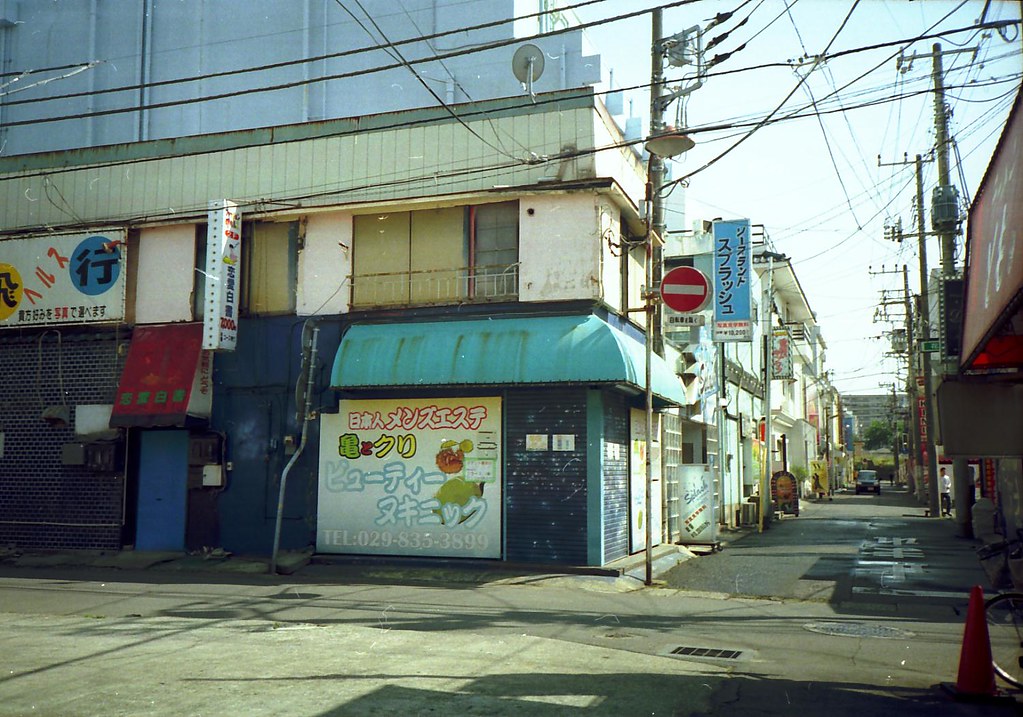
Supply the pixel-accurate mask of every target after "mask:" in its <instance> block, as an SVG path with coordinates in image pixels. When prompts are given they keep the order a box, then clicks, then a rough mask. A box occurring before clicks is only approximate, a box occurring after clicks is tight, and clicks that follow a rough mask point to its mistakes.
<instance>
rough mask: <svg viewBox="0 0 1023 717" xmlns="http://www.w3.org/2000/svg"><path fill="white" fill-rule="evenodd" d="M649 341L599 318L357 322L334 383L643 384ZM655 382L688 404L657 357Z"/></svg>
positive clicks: (670, 397)
mask: <svg viewBox="0 0 1023 717" xmlns="http://www.w3.org/2000/svg"><path fill="white" fill-rule="evenodd" d="M645 361H646V356H645V347H644V346H643V344H642V343H640V342H639V341H637V340H635V339H633V338H631V337H629V336H627V335H626V334H624V333H623V332H622V331H620V330H618V329H616V328H614V327H612V326H610V325H609V324H607V323H606V322H604V321H602V320H601V319H599V318H598V317H596V316H593V315H585V316H541V317H533V318H514V319H472V320H467V321H459V320H452V321H435V322H426V323H404V324H356V325H355V326H352V327H351V328H349V329H348V331H347V332H346V333H345V335H344V337H343V338H342V339H341V346H340V347H339V348H338V351H337V355H336V356H335V358H334V369H333V371H332V372H331V379H330V385H331V387H332V388H335V389H340V390H347V389H359V388H383V387H405V386H479V385H508V384H545V383H577V384H594V383H611V384H623V385H628V386H631V387H633V388H636V389H639V390H643V389H644V387H645V385H646V384H645V370H644V369H645ZM651 374H652V381H651V387H652V390H653V392H654V393H655V394H656V395H657V396H658V397H659V398H661V399H663V400H665V401H667V402H669V403H674V404H679V405H681V404H685V402H686V399H685V393H684V392H683V390H682V384H681V382H680V380H679V378H678V376H676V375H675V372H674V371H673V370H672V369H671V367H670V366H669V365H668V364H667V362H666V361H665V360H664V359H662V358H660V357H659V356H657V355H656V354H655V355H654V356H653V369H652V371H651Z"/></svg>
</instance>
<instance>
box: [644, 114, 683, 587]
mask: <svg viewBox="0 0 1023 717" xmlns="http://www.w3.org/2000/svg"><path fill="white" fill-rule="evenodd" d="M695 146H696V143H695V142H694V141H693V140H692V139H690V138H689V137H687V136H686V135H684V134H682V133H681V132H677V131H675V130H670V129H669V130H667V131H665V132H662V133H659V134H655V135H652V136H651V137H649V138H648V139H647V141H646V144H645V148H646V151H647V154H648V155H649V159H648V160H647V170H646V207H645V209H644V212H645V215H646V241H645V244H646V289H645V290H644V292H643V294H644V297H643V298H644V311H645V312H646V481H645V482H646V491H645V493H646V495H645V498H644V506H643V513H644V517H645V524H644V527H645V536H646V579H645V582H646V584H647V585H650V584H651V583H653V552H652V551H653V542H654V540H653V528H652V527H651V526H652V524H653V521H652V520H651V519H650V517H651V515H652V514H653V498H652V495H651V494H652V493H653V486H654V477H653V476H654V471H653V463H652V453H653V434H654V394H653V387H652V381H651V375H652V371H651V369H652V365H653V354H654V318H655V316H656V308H657V298H658V296H659V292H658V291H657V289H655V287H654V285H653V284H654V227H653V217H654V216H659V214H658V213H655V212H654V211H653V203H654V201H655V200H656V201H657V202H658V203H660V196H659V194H660V191H661V187H660V184H661V182H660V179H661V176H662V173H661V172H657V173H656V175H655V174H654V172H653V171H652V169H653V163H654V158H655V157H656V158H657V159H667V158H670V157H675V156H677V155H679V154H682V153H683V152H688V151H689V150H690V149H692V148H693V147H695ZM655 176H656V179H657V182H656V184H657V186H656V187H655V186H654V184H655V182H654V178H655Z"/></svg>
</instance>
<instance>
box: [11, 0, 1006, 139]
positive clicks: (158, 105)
mask: <svg viewBox="0 0 1023 717" xmlns="http://www.w3.org/2000/svg"><path fill="white" fill-rule="evenodd" d="M600 1H603V0H587V2H584V3H579V4H578V5H574V6H572V7H573V8H574V7H581V6H583V5H588V4H592V3H594V2H600ZM696 1H697V0H677V1H676V2H672V3H666V4H664V5H662V6H661V7H662V8H674V7H679V6H683V5H688V4H691V3H694V2H696ZM566 9H567V8H566ZM648 12H650V11H649V10H640V11H634V12H631V13H623V14H620V15H617V16H614V17H611V18H606V19H602V20H598V21H594V22H590V23H581V24H579V25H575V26H571V27H567V28H561V29H555V30H552V31H550V32H546V33H539V34H536V35H532V36H529V37H526V38H511V39H505V40H497V41H493V42H491V43H486V44H483V45H480V46H478V47H474V48H472V49H466V50H456V51H452V52H447V53H442V54H439V55H435V56H434V57H426V58H420V59H415V60H410V61H409V65H418V64H424V63H429V62H434V61H442V60H446V59H450V58H453V57H460V56H464V55H470V54H476V53H480V52H486V51H489V50H493V49H499V48H501V47H507V46H509V45H513V44H517V43H521V42H524V41H527V40H539V39H542V38H548V37H553V36H557V35H562V34H566V33H569V32H575V31H578V30H583V29H586V28H589V27H594V26H598V25H603V24H607V23H611V22H618V21H620V20H624V19H629V18H632V17H635V16H638V15H642V14H646V13H648ZM539 14H542V13H534V14H533V15H528V16H525V17H527V18H528V17H534V16H537V15H539ZM506 22H508V21H506V20H502V21H500V22H499V23H489V24H487V25H480V26H478V27H479V28H483V27H487V26H492V25H494V24H503V23H506ZM993 24H1001V25H1005V24H1013V21H1002V22H1001V23H993ZM468 29H472V28H468ZM975 29H976V28H975V27H973V26H971V27H967V28H957V29H953V30H946V31H942V32H939V33H933V34H928V35H921V36H915V37H913V38H903V39H900V40H896V41H891V42H886V43H878V44H874V45H868V46H864V47H862V48H853V49H850V50H843V51H840V52H837V53H835V54H834V55H831V56H828V55H827V54H826V53H825V54H824V55H822V57H823V58H824V59H832V58H838V57H844V56H846V55H850V54H854V53H856V52H864V51H870V50H875V49H879V48H884V47H890V46H893V45H902V44H906V43H911V42H917V41H920V40H924V39H929V38H937V37H945V36H946V35H948V34H956V33H959V32H966V31H974V30H975ZM463 31H465V30H464V29H462V30H459V31H458V32H463ZM444 34H448V33H437V34H435V35H431V36H427V38H430V37H439V36H442V35H444ZM422 39H423V38H413V39H409V40H404V41H400V42H399V43H396V44H404V43H408V42H419V41H421V40H422ZM384 47H385V46H379V45H378V46H375V47H373V48H363V49H360V50H351V51H346V52H342V53H334V54H332V55H325V56H324V55H321V56H317V57H316V58H310V59H307V60H293V61H288V62H286V63H277V65H265V66H261V67H258V68H246V69H245V70H234V71H225V72H222V73H209V74H207V75H201V76H195V77H192V78H186V79H184V80H163V81H159V82H153V83H144V84H141V85H127V86H122V87H119V88H116V89H112V90H96V91H93V92H84V93H69V94H67V95H55V96H51V97H46V98H38V99H33V100H17V101H14V102H8V103H6V105H7V106H8V107H10V106H15V105H18V104H23V103H28V102H39V101H51V100H59V99H71V98H75V97H82V96H93V95H95V94H103V93H105V92H108V91H109V92H114V91H117V92H126V91H132V90H139V89H152V88H154V87H159V86H163V85H165V84H174V83H180V82H186V81H188V82H191V81H198V80H203V79H208V78H215V77H221V76H225V75H228V74H237V73H239V72H252V71H258V70H263V69H272V68H274V67H276V66H278V65H286V64H298V63H302V62H307V61H313V60H320V59H325V58H328V57H340V56H343V55H347V54H354V53H357V52H366V51H371V50H383V49H384ZM769 67H787V64H786V63H765V64H761V65H755V66H751V67H746V68H739V69H737V70H730V71H721V72H718V73H714V72H710V73H708V77H711V76H722V75H728V74H734V73H736V72H748V71H751V70H759V69H766V68H769ZM401 68H406V65H405V64H403V63H401V62H395V63H391V64H387V65H380V66H377V67H373V68H368V69H364V70H353V71H350V72H342V73H336V74H331V75H323V76H320V77H315V78H309V79H302V80H295V81H292V82H285V83H279V84H276V85H267V86H262V87H256V88H248V89H242V90H234V91H231V92H222V93H217V94H212V95H204V96H201V97H193V98H187V99H178V100H168V101H165V102H154V103H149V104H138V105H132V106H130V107H116V108H108V109H102V110H92V111H89V112H80V113H75V114H66V115H57V116H46V117H36V118H32V119H25V120H13V121H8V122H7V123H6V124H5V126H6V127H17V126H24V125H37V124H40V123H43V122H60V121H66V120H76V119H88V118H92V117H100V116H108V115H115V114H124V113H128V112H143V111H152V110H157V109H166V108H169V107H177V106H181V105H189V104H197V103H202V102H211V101H214V100H223V99H229V98H232V97H238V96H242V95H247V94H257V93H264V92H276V91H281V90H286V89H293V88H295V87H299V86H304V85H309V84H316V83H321V82H329V81H333V80H342V79H350V78H353V77H363V76H366V75H369V74H374V73H378V72H385V71H388V70H394V69H401ZM647 86H648V85H637V86H636V88H620V89H618V90H615V91H622V89H625V90H628V89H637V88H644V87H647Z"/></svg>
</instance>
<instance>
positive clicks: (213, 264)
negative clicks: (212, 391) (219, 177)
mask: <svg viewBox="0 0 1023 717" xmlns="http://www.w3.org/2000/svg"><path fill="white" fill-rule="evenodd" d="M207 221H208V224H207V230H206V301H205V308H204V311H203V318H202V327H203V332H202V347H203V348H204V349H206V350H210V351H215V350H226V351H233V350H234V348H235V346H236V345H237V343H238V294H239V290H240V288H241V286H240V281H241V261H242V259H241V254H242V217H241V213H240V212H239V211H238V205H236V204H235V203H234V202H230V201H228V200H226V199H221V200H217V201H214V202H210V211H209V216H208V219H207Z"/></svg>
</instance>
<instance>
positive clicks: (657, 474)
mask: <svg viewBox="0 0 1023 717" xmlns="http://www.w3.org/2000/svg"><path fill="white" fill-rule="evenodd" d="M651 430H652V432H653V436H651V438H652V441H651V443H652V444H653V445H652V446H649V447H648V446H647V442H646V412H645V411H642V410H640V409H638V408H633V409H631V410H630V412H629V444H630V451H629V526H630V528H629V541H630V545H631V548H632V552H636V551H639V550H644V549H645V548H646V520H647V516H646V456H647V450H649V451H650V474H651V481H650V510H651V514H650V535H652V536H653V544H654V545H660V544H661V530H662V528H663V521H662V519H661V504H662V500H663V492H662V487H661V485H662V484H661V442H660V440H659V436H660V435H661V417H660V415H659V414H655V415H654V416H653V426H652V428H651Z"/></svg>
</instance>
